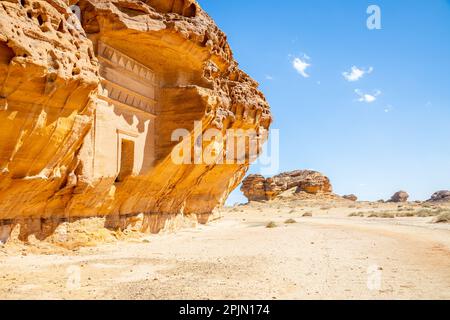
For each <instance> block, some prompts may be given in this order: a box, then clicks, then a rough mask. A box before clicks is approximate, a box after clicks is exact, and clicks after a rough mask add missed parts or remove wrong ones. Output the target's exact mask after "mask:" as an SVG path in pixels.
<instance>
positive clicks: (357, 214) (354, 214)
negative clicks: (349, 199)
mask: <svg viewBox="0 0 450 320" xmlns="http://www.w3.org/2000/svg"><path fill="white" fill-rule="evenodd" d="M348 216H349V217H364V212H362V211H359V212H352V213H350V214H349V215H348Z"/></svg>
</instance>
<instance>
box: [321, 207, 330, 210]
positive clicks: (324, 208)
mask: <svg viewBox="0 0 450 320" xmlns="http://www.w3.org/2000/svg"><path fill="white" fill-rule="evenodd" d="M330 209H332V208H331V207H322V208H320V210H322V211H325V210H330Z"/></svg>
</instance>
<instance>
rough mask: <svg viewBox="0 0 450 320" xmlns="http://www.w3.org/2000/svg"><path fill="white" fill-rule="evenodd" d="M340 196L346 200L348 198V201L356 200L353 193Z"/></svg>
mask: <svg viewBox="0 0 450 320" xmlns="http://www.w3.org/2000/svg"><path fill="white" fill-rule="evenodd" d="M342 198H344V199H346V200H350V201H358V197H357V196H356V195H354V194H347V195H345V196H343V197H342Z"/></svg>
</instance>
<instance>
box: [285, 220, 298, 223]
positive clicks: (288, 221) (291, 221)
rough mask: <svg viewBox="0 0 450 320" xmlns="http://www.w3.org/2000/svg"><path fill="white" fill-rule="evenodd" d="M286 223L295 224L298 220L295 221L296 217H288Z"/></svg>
mask: <svg viewBox="0 0 450 320" xmlns="http://www.w3.org/2000/svg"><path fill="white" fill-rule="evenodd" d="M284 223H285V224H294V223H297V221H295V220H294V219H287V220H286V221H285V222H284Z"/></svg>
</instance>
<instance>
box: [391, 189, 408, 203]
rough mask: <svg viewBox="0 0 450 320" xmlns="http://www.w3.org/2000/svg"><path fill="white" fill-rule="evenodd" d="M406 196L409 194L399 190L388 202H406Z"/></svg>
mask: <svg viewBox="0 0 450 320" xmlns="http://www.w3.org/2000/svg"><path fill="white" fill-rule="evenodd" d="M408 198H409V194H408V193H407V192H406V191H399V192H396V193H395V194H394V195H393V196H392V197H391V199H390V200H389V202H406V201H408Z"/></svg>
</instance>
